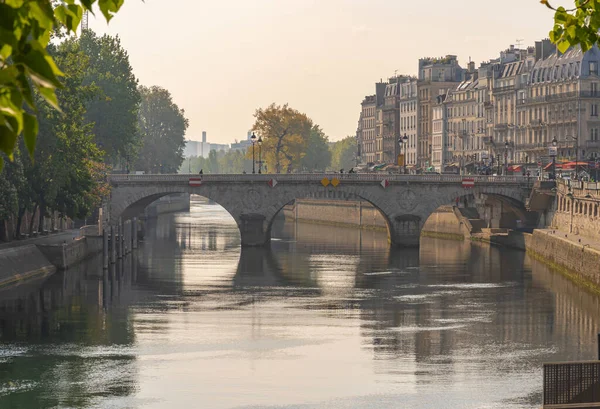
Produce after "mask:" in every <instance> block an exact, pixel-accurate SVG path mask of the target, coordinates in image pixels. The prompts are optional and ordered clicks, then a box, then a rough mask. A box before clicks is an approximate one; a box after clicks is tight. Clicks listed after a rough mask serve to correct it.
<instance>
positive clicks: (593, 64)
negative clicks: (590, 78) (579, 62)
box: [590, 61, 598, 75]
mask: <svg viewBox="0 0 600 409" xmlns="http://www.w3.org/2000/svg"><path fill="white" fill-rule="evenodd" d="M590 75H598V61H590Z"/></svg>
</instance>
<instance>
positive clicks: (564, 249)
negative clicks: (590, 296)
mask: <svg viewBox="0 0 600 409" xmlns="http://www.w3.org/2000/svg"><path fill="white" fill-rule="evenodd" d="M526 248H527V252H528V253H530V254H531V255H532V256H534V257H535V258H537V259H539V260H541V261H542V262H545V263H547V264H549V265H551V266H552V267H555V268H557V269H559V270H560V271H561V272H563V273H564V274H565V275H567V276H569V277H570V278H572V279H573V280H575V281H577V282H579V283H580V284H583V285H585V286H588V287H591V288H593V289H594V290H595V291H600V251H598V250H596V249H594V248H590V247H589V246H586V245H581V244H579V243H575V242H573V241H571V240H569V239H567V238H564V237H562V234H561V233H560V232H559V231H556V232H555V233H552V231H548V230H545V231H539V230H535V231H534V232H533V234H532V235H530V237H529V238H528V239H527V240H526ZM590 284H591V285H590Z"/></svg>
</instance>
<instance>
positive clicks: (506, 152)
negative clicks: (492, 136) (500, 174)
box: [504, 141, 508, 176]
mask: <svg viewBox="0 0 600 409" xmlns="http://www.w3.org/2000/svg"><path fill="white" fill-rule="evenodd" d="M507 173H508V141H506V142H504V176H506V175H507Z"/></svg>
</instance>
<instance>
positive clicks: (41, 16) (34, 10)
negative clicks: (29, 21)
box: [29, 1, 54, 30]
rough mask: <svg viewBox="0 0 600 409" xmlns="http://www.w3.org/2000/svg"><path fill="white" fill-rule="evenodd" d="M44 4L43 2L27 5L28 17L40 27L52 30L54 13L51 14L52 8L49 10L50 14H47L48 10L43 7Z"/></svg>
mask: <svg viewBox="0 0 600 409" xmlns="http://www.w3.org/2000/svg"><path fill="white" fill-rule="evenodd" d="M44 3H45V2H43V1H42V2H35V1H34V2H31V3H29V16H30V17H31V18H33V19H35V20H36V21H37V22H38V24H39V25H40V27H42V28H44V29H46V30H52V28H53V27H54V13H52V8H50V10H49V11H50V13H48V8H47V7H45V4H44Z"/></svg>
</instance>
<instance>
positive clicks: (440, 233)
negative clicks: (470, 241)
mask: <svg viewBox="0 0 600 409" xmlns="http://www.w3.org/2000/svg"><path fill="white" fill-rule="evenodd" d="M465 223H468V220H467V219H465V218H463V217H460V213H458V215H457V212H456V211H455V208H454V207H453V206H442V207H440V208H439V209H437V211H435V212H434V213H432V214H431V216H429V218H428V219H427V221H426V222H425V224H424V225H423V229H422V230H421V235H423V236H429V237H438V238H446V239H455V240H464V239H465V237H469V235H470V228H469V226H467V225H465Z"/></svg>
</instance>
